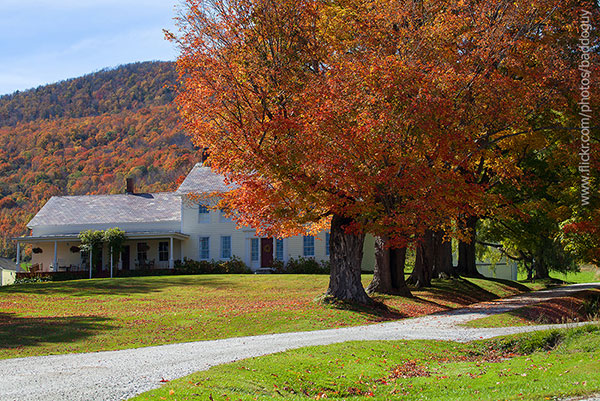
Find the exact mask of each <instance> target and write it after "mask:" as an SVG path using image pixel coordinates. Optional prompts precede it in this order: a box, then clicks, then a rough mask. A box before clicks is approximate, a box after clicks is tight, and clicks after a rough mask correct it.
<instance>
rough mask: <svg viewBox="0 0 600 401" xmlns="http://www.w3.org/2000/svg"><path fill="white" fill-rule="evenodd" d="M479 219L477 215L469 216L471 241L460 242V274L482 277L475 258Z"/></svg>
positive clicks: (468, 223) (467, 225)
mask: <svg viewBox="0 0 600 401" xmlns="http://www.w3.org/2000/svg"><path fill="white" fill-rule="evenodd" d="M477 220H478V218H477V217H475V216H471V217H468V218H467V222H466V228H468V229H469V237H470V238H469V241H467V242H464V241H460V242H459V243H458V274H460V275H461V276H466V277H481V274H480V273H479V272H478V271H477V261H476V258H475V238H476V236H477V232H476V229H477Z"/></svg>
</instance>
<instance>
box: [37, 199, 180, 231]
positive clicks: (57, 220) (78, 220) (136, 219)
mask: <svg viewBox="0 0 600 401" xmlns="http://www.w3.org/2000/svg"><path fill="white" fill-rule="evenodd" d="M165 221H181V200H180V199H179V197H178V196H177V195H176V194H175V193H173V192H160V193H153V194H118V195H83V196H53V197H52V198H50V200H48V202H46V204H45V205H44V207H42V208H41V209H40V211H39V212H38V213H37V214H36V215H35V217H34V218H33V219H31V221H30V222H29V224H28V225H27V227H30V228H32V227H36V226H45V225H50V226H54V225H56V226H62V225H70V224H73V225H81V224H107V223H108V224H110V223H154V222H165Z"/></svg>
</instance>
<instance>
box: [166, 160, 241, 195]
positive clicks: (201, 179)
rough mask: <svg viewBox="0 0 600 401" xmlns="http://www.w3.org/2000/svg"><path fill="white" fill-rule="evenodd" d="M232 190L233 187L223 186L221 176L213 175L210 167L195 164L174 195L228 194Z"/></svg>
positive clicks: (223, 182)
mask: <svg viewBox="0 0 600 401" xmlns="http://www.w3.org/2000/svg"><path fill="white" fill-rule="evenodd" d="M233 188H235V186H234V185H227V184H225V178H224V177H223V176H222V175H220V174H218V173H215V172H214V171H212V170H211V168H210V167H206V166H203V165H202V164H200V163H197V164H196V165H195V166H194V168H193V169H192V171H190V173H189V174H188V175H187V176H186V177H185V180H183V182H182V183H181V185H180V186H179V188H177V191H175V193H176V194H179V195H184V194H189V193H211V192H228V191H230V190H232V189H233Z"/></svg>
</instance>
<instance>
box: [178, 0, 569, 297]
mask: <svg viewBox="0 0 600 401" xmlns="http://www.w3.org/2000/svg"><path fill="white" fill-rule="evenodd" d="M572 17H573V15H572V13H571V12H570V9H569V8H568V5H564V4H561V3H559V2H557V1H549V0H544V1H536V2H525V1H517V2H514V1H510V2H509V1H502V2H492V1H484V2H480V1H479V2H475V1H464V2H451V1H442V2H439V1H435V2H434V1H414V2H410V1H409V2H394V1H371V2H362V1H341V2H336V3H329V2H321V1H308V0H307V1H300V2H298V1H277V2H275V1H268V0H215V1H211V2H203V1H200V0H188V1H187V2H186V6H185V9H184V12H182V16H181V17H180V18H179V26H180V34H179V35H173V34H171V33H167V35H168V36H169V37H170V39H172V40H174V41H176V42H178V44H179V45H180V49H181V55H180V57H179V59H178V62H177V67H178V70H179V74H180V77H181V81H182V87H181V92H180V94H179V95H178V97H177V103H178V105H179V108H180V111H181V113H182V116H183V117H184V120H185V126H186V129H187V130H188V131H189V132H190V133H191V134H192V137H193V141H194V143H195V144H196V145H197V146H202V147H207V148H208V149H209V152H210V163H211V166H212V167H213V168H214V169H216V170H217V171H218V172H220V173H223V174H224V175H225V176H226V178H227V179H228V180H229V181H232V182H235V183H236V184H238V187H237V189H236V190H234V191H232V192H230V193H229V194H227V195H226V197H225V199H224V202H226V203H227V204H228V207H230V208H231V209H232V210H234V214H235V217H236V218H237V220H238V222H239V223H240V224H244V225H246V224H247V225H251V226H253V227H255V228H257V229H258V231H259V232H260V233H264V234H266V235H277V236H286V235H293V234H299V233H307V232H314V231H317V230H320V229H323V228H325V227H330V229H331V242H330V245H331V278H330V284H329V289H328V292H327V294H328V295H330V296H333V297H334V298H338V299H343V300H351V301H358V302H363V303H366V302H369V298H368V297H367V295H366V294H365V292H364V289H363V287H362V284H361V283H360V259H361V257H362V244H363V238H364V235H365V233H367V232H368V233H372V234H375V235H377V236H379V237H381V238H383V239H384V240H383V241H382V243H383V245H382V247H383V248H386V249H401V248H402V247H404V246H406V245H407V244H409V243H417V244H420V243H421V242H422V241H421V239H422V238H423V236H424V235H425V233H426V232H428V231H437V232H441V233H444V234H445V235H448V236H449V235H461V234H464V232H469V230H468V228H470V227H468V226H467V225H466V224H465V222H466V220H467V219H468V218H469V217H472V216H480V215H483V214H486V213H489V212H490V210H493V209H494V206H495V205H497V204H500V203H501V198H500V197H499V196H497V195H495V194H493V193H490V192H489V191H487V189H488V185H489V184H488V182H486V181H485V180H484V181H482V180H479V179H478V177H477V176H478V175H481V174H482V173H483V172H485V174H487V175H490V174H493V175H494V176H495V177H500V178H502V179H515V177H518V175H519V168H518V164H517V162H516V161H515V158H514V154H511V153H510V150H511V147H510V146H505V147H500V144H505V143H510V141H508V140H509V139H511V138H520V137H522V136H527V135H529V134H531V133H532V132H533V131H534V130H535V129H537V128H536V125H535V122H534V121H532V119H531V118H530V117H531V116H532V115H535V113H537V112H540V111H547V110H551V109H552V108H553V107H557V106H559V105H560V102H564V93H563V92H561V89H562V88H563V87H564V85H557V84H558V83H560V82H562V81H561V80H564V78H565V75H566V77H567V78H569V79H567V83H571V82H572V81H571V80H570V79H571V75H573V71H572V69H570V68H569V69H568V71H567V73H565V72H564V68H563V67H564V63H563V62H562V60H563V59H564V57H562V55H561V54H560V52H561V49H557V48H556V46H554V45H553V42H552V41H553V39H555V37H554V36H553V35H554V32H555V31H556V30H557V29H565V28H564V27H566V29H567V30H568V29H571V28H572V25H573V20H572ZM565 24H566V25H565ZM559 71H560V72H559ZM457 222H458V223H459V224H457ZM457 227H458V228H457ZM461 227H466V228H467V229H465V230H461V229H460V228H461ZM389 257H390V256H389V254H388V256H387V258H388V259H389ZM388 262H389V261H388ZM387 265H388V266H389V263H388V264H387ZM388 269H389V267H388ZM384 273H385V271H384ZM395 276H396V277H397V278H399V280H400V281H399V282H397V283H391V284H388V287H389V286H390V285H391V286H392V287H394V286H395V290H400V289H401V288H400V287H401V286H402V285H403V272H401V274H396V275H395ZM424 279H425V280H426V279H427V278H426V277H424ZM382 289H383V290H384V291H385V290H390V288H387V289H386V288H382ZM392 289H394V288H392Z"/></svg>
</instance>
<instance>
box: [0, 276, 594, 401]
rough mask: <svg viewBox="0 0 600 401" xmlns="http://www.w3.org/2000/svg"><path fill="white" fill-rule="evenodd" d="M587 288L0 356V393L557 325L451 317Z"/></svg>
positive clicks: (99, 391) (101, 388)
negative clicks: (300, 352)
mask: <svg viewBox="0 0 600 401" xmlns="http://www.w3.org/2000/svg"><path fill="white" fill-rule="evenodd" d="M586 288H600V283H594V284H577V285H572V286H568V287H561V288H556V289H551V290H545V291H539V292H534V293H527V294H522V295H518V296H515V297H512V298H505V299H501V300H497V301H492V302H486V303H481V304H476V305H473V306H471V307H469V308H464V309H457V310H452V311H449V312H442V313H436V314H433V315H428V316H422V317H418V318H414V319H405V320H400V321H396V322H388V323H382V324H374V325H368V326H358V327H347V328H341V329H331V330H318V331H310V332H300V333H282V334H272V335H261V336H253V337H239V338H228V339H224V340H215V341H199V342H193V343H181V344H171V345H162V346H156V347H145V348H137V349H129V350H122V351H107V352H94V353H87V354H68V355H52V356H41V357H28V358H15V359H6V360H0V372H2V374H1V375H0V400H2V401H4V400H19V401H23V400H53V401H58V400H69V401H76V400H82V401H84V400H85V401H91V400H102V401H107V400H123V399H127V398H129V397H132V396H134V395H136V394H139V393H142V392H144V391H147V390H151V389H153V388H157V387H159V386H160V385H161V383H160V381H161V379H167V380H172V379H175V378H178V377H181V376H185V375H188V374H190V373H193V372H196V371H199V370H206V369H208V368H210V367H211V366H215V365H219V364H223V363H227V362H232V361H235V360H239V359H244V358H250V357H255V356H260V355H266V354H271V353H275V352H280V351H285V350H289V349H293V348H300V347H305V346H311V345H326V344H332V343H339V342H344V341H354V340H401V339H411V340H412V339H431V340H454V341H462V342H467V341H471V340H477V339H482V338H490V337H495V336H499V335H505V334H513V333H520V332H526V331H533V330H541V329H546V328H550V327H561V326H564V325H544V326H525V327H507V328H487V329H472V328H466V327H460V326H458V325H459V324H461V323H464V322H466V321H468V320H472V319H476V318H479V317H485V316H489V315H492V314H496V313H502V312H506V311H509V310H512V309H515V308H518V307H520V306H524V305H527V304H531V303H535V302H538V301H541V300H545V299H550V298H554V297H560V296H564V295H567V294H569V293H572V292H575V291H580V290H582V289H586ZM571 326H573V324H571Z"/></svg>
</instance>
